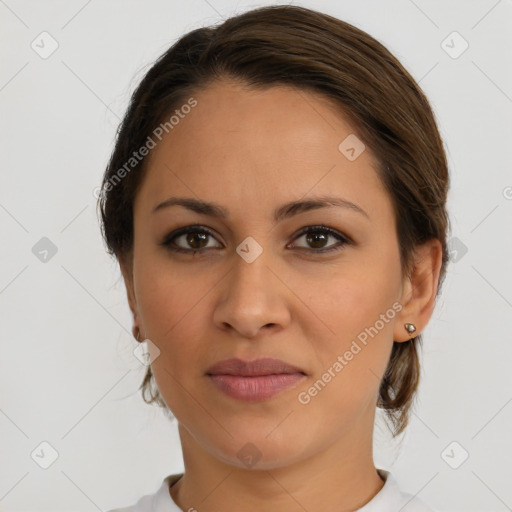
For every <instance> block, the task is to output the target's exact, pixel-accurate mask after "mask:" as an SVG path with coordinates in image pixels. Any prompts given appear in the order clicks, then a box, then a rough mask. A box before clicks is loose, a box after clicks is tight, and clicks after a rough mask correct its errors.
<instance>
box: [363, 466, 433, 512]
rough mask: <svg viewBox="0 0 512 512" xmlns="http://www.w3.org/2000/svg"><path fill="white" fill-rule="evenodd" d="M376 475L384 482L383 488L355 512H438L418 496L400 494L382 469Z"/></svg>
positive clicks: (392, 480) (389, 474)
mask: <svg viewBox="0 0 512 512" xmlns="http://www.w3.org/2000/svg"><path fill="white" fill-rule="evenodd" d="M377 471H378V473H379V474H380V476H381V478H382V479H383V480H384V486H383V487H382V489H381V490H380V491H379V492H378V493H377V494H376V495H375V496H374V497H373V499H372V500H371V501H370V502H369V503H367V504H366V505H364V506H363V507H362V508H360V509H358V511H357V512H384V511H386V512H387V511H390V512H391V511H396V510H400V512H439V511H436V510H434V509H432V508H430V507H429V506H427V505H426V504H425V503H424V502H423V501H422V500H421V499H420V498H418V496H414V495H412V494H409V493H406V492H402V490H401V489H400V487H399V485H398V482H397V481H396V480H395V478H394V476H393V475H392V474H391V473H390V472H389V471H385V470H383V469H378V470H377Z"/></svg>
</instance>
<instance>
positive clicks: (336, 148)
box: [138, 81, 389, 213]
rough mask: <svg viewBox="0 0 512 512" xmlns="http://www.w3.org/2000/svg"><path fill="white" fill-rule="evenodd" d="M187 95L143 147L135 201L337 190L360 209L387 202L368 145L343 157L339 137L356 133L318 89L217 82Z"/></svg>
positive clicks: (240, 198)
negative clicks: (190, 102) (146, 152)
mask: <svg viewBox="0 0 512 512" xmlns="http://www.w3.org/2000/svg"><path fill="white" fill-rule="evenodd" d="M192 97H193V98H194V99H195V100H196V101H197V105H196V106H195V107H194V108H192V109H186V110H187V111H188V113H187V114H183V115H182V116H180V119H179V122H178V123H177V124H175V125H174V126H173V128H172V129H170V130H169V132H168V133H167V134H165V135H164V136H163V137H162V140H161V141H160V142H158V144H157V146H156V148H155V149H153V150H152V152H151V155H150V157H151V159H150V161H149V165H148V168H147V173H146V177H145V179H144V182H143V184H142V186H141V189H140V191H139V194H138V196H140V202H148V201H151V202H152V203H153V204H156V203H157V202H159V201H162V200H164V199H165V198H166V197H167V196H168V195H178V194H180V195H187V196H197V197H200V198H201V199H205V200H213V201H216V202H223V203H226V204H229V203H230V202H231V201H232V202H233V207H240V208H244V207H245V208H249V207H256V205H261V204H267V205H270V204H274V203H276V202H279V201H281V202H286V201H288V200H291V199H298V198H302V197H303V196H305V195H306V194H308V195H328V194H332V192H333V191H334V192H336V191H339V192H340V194H341V195H343V196H344V197H346V196H351V197H350V200H353V201H354V202H359V203H360V204H361V203H362V204H365V205H366V208H365V207H363V208H364V209H365V210H366V211H368V213H370V211H371V210H374V209H376V208H378V207H381V208H386V207H387V206H389V200H388V198H387V197H386V193H385V190H384V188H383V186H382V183H381V182H380V179H379V178H378V175H377V172H376V170H375V169H376V166H377V162H376V160H375V158H374V156H373V155H372V153H371V151H370V150H369V148H366V149H365V150H364V151H362V152H361V153H360V154H359V156H357V158H356V159H355V160H354V159H352V160H350V159H348V158H347V156H346V155H345V154H344V153H343V152H342V151H341V150H340V143H342V142H343V141H345V140H348V141H351V142H354V141H355V142H356V144H357V140H358V139H357V138H355V139H354V137H357V134H356V133H355V130H354V127H353V126H351V124H350V123H349V121H348V120H347V119H346V118H345V117H344V116H343V115H342V112H341V109H338V108H335V107H334V105H333V103H332V102H331V101H329V100H328V99H327V98H325V97H323V96H322V95H319V94H316V93H314V92H310V91H306V90H299V89H296V88H292V87H288V86H282V85H279V86H272V87H267V88H265V89H262V88H253V87H249V86H247V85H245V84H240V83H236V82H226V81H222V82H216V83H214V84H212V85H210V86H209V87H207V88H206V89H203V90H201V91H199V92H197V93H195V94H193V95H192ZM185 101H186V100H185ZM178 110H179V106H178ZM347 138H348V139H347ZM359 142H360V141H359ZM361 144H362V143H361ZM352 145H354V144H353V143H352ZM361 147H362V146H360V147H356V149H357V151H358V152H359V151H360V150H361ZM342 148H343V146H342ZM138 200H139V198H138ZM379 201H380V204H379ZM235 203H236V204H235ZM362 204H361V205H362Z"/></svg>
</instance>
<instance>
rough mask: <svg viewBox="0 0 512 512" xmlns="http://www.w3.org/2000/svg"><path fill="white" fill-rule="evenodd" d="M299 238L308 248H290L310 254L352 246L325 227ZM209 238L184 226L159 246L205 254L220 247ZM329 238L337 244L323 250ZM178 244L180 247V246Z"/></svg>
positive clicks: (307, 230)
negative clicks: (211, 243) (211, 242)
mask: <svg viewBox="0 0 512 512" xmlns="http://www.w3.org/2000/svg"><path fill="white" fill-rule="evenodd" d="M301 237H304V238H305V241H306V243H307V244H309V246H310V247H304V246H302V247H301V246H296V245H292V248H295V247H298V248H299V249H301V250H305V251H307V252H312V253H327V252H331V251H338V250H341V249H342V248H343V246H345V245H349V244H352V240H351V239H350V238H349V237H348V236H346V235H343V234H342V233H340V232H338V231H336V230H334V229H332V228H329V227H327V226H308V227H307V228H305V229H303V230H302V232H301V233H299V234H298V235H297V236H296V237H295V239H294V240H298V239H300V238H301ZM209 238H212V239H214V240H216V239H215V237H214V235H213V233H212V232H211V231H210V230H209V229H206V228H204V227H202V226H186V227H184V228H180V229H178V230H176V231H173V232H172V233H170V234H169V235H167V236H166V237H165V239H164V240H163V242H162V243H161V245H163V246H165V247H168V248H169V249H170V250H171V251H175V252H181V253H189V254H190V253H192V255H194V254H195V253H196V252H198V253H202V252H205V249H214V248H221V247H222V245H214V246H211V245H210V246H209V245H208V241H209V240H208V239H209ZM329 238H334V239H336V240H337V241H338V243H337V244H334V245H332V246H330V247H329V246H327V248H325V246H326V242H327V241H328V239H329ZM180 241H181V242H180ZM180 243H181V244H182V245H180Z"/></svg>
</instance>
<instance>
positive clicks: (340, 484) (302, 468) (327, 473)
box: [170, 423, 384, 512]
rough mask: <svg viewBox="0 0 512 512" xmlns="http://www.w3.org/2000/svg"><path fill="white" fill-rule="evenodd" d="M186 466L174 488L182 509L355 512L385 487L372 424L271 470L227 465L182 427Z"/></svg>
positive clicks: (181, 435) (176, 498)
mask: <svg viewBox="0 0 512 512" xmlns="http://www.w3.org/2000/svg"><path fill="white" fill-rule="evenodd" d="M179 431H180V438H181V444H182V448H183V456H184V463H185V472H184V475H183V477H182V478H181V479H180V480H179V481H178V482H176V484H175V485H174V486H172V487H171V489H170V494H171V496H172V498H173V500H174V501H175V503H176V504H177V505H178V506H179V507H180V508H181V509H183V510H199V511H201V512H210V511H215V510H222V511H223V512H235V511H239V510H244V511H246V512H253V511H254V512H256V511H261V510H265V509H267V508H269V504H270V503H271V504H272V506H271V509H272V511H273V512H292V511H293V512H296V511H297V510H301V509H302V510H322V511H323V512H334V511H336V512H340V511H353V510H357V509H358V508H360V507H362V506H363V505H365V504H366V503H368V502H369V501H370V500H371V499H372V498H373V497H374V496H375V495H376V494H377V493H378V492H379V491H380V490H381V489H382V487H383V485H384V482H383V481H382V479H381V478H380V476H379V474H378V473H377V470H376V468H375V465H374V462H373V453H372V435H373V423H372V424H371V428H370V429H369V432H368V433H367V434H366V435H365V436H361V431H360V430H359V429H358V428H352V429H351V431H350V433H348V435H347V436H343V437H340V438H339V439H337V440H336V442H335V443H334V444H332V445H329V446H327V447H325V449H324V450H322V451H320V452H317V453H315V454H314V455H313V456H310V457H308V458H303V459H300V460H299V461H297V462H295V463H293V464H290V465H287V466H280V467H275V468H272V469H268V470H267V469H260V470H258V469H247V468H241V467H238V466H235V465H231V464H227V463H224V462H223V461H221V460H219V459H218V458H215V457H213V456H212V455H211V454H210V453H208V452H207V451H206V450H204V449H203V448H202V446H201V445H200V444H199V443H198V442H197V440H196V439H195V438H194V437H193V436H192V435H191V434H190V432H189V431H188V430H187V429H186V428H184V427H183V426H182V425H181V424H180V426H179Z"/></svg>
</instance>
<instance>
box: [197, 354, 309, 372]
mask: <svg viewBox="0 0 512 512" xmlns="http://www.w3.org/2000/svg"><path fill="white" fill-rule="evenodd" d="M206 373H207V374H208V375H239V376H242V377H254V376H257V375H276V374H282V373H302V374H304V375H306V372H305V371H304V370H303V369H302V368H299V367H298V366H294V365H291V364H288V363H285V362H284V361H281V359H274V358H271V357H263V358H260V359H254V360H253V361H243V360H242V359H238V358H234V359H224V360H223V361H218V362H217V363H215V364H214V365H213V366H210V368H208V370H206Z"/></svg>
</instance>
